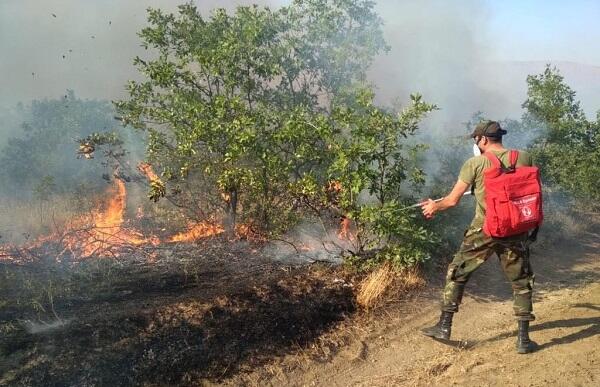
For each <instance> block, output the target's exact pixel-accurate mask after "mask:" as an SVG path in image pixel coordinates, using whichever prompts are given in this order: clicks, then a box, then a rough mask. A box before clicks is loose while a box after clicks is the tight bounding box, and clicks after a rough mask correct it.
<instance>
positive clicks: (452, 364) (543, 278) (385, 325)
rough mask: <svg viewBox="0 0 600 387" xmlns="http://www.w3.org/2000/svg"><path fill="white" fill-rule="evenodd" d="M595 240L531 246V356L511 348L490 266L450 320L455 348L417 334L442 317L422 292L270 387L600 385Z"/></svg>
mask: <svg viewBox="0 0 600 387" xmlns="http://www.w3.org/2000/svg"><path fill="white" fill-rule="evenodd" d="M598 241H599V238H598V233H589V234H587V235H585V236H584V237H583V238H582V239H581V243H580V244H577V245H574V244H573V245H568V244H565V243H562V244H559V245H558V246H554V247H543V246H537V247H535V248H534V249H533V251H532V262H533V265H534V271H535V272H536V281H537V283H536V294H535V305H534V308H535V313H536V315H537V320H536V321H535V322H534V323H532V329H531V330H532V332H531V337H532V339H534V340H536V341H537V342H538V344H539V345H540V348H539V351H537V352H536V353H534V354H530V355H517V354H516V352H515V350H514V342H515V334H516V323H515V321H514V320H513V318H512V315H511V313H512V309H511V300H510V286H509V284H508V283H507V282H506V280H505V279H504V278H503V277H502V275H501V274H500V268H499V265H498V263H497V260H496V259H490V261H491V262H487V263H486V264H485V265H484V267H483V268H482V269H481V270H480V271H479V272H477V273H476V275H475V276H474V278H473V280H472V281H471V282H470V283H469V285H468V289H467V296H466V297H465V302H464V303H463V306H462V307H461V311H460V313H458V314H457V315H456V316H455V324H454V330H453V339H454V340H456V343H455V344H456V345H455V346H454V347H452V346H448V345H444V344H441V343H438V342H436V341H433V340H431V339H429V338H425V337H423V336H421V335H420V333H419V332H418V330H419V328H421V327H423V326H427V325H430V324H433V323H434V322H435V321H436V319H437V317H438V313H439V312H438V309H437V292H432V291H428V292H424V293H422V294H419V295H417V296H416V299H415V300H414V301H413V302H411V303H410V304H408V305H406V308H405V310H401V311H398V313H397V315H389V316H387V318H385V319H384V320H386V321H383V322H381V323H380V324H374V325H375V326H373V327H371V328H369V329H368V331H365V332H363V333H360V334H358V335H357V337H356V338H355V339H354V340H353V342H352V343H351V344H350V345H349V346H347V347H346V348H345V349H343V350H342V351H341V352H340V353H339V354H337V355H336V356H335V357H334V359H333V360H332V361H331V362H328V363H324V364H315V363H313V362H311V363H310V364H306V365H305V366H303V367H300V368H301V369H299V370H297V371H294V372H293V373H291V374H287V375H285V374H279V375H277V376H275V377H274V378H273V379H271V381H270V383H271V384H273V385H298V386H390V385H417V386H421V385H422V386H431V385H477V386H488V385H490V386H500V385H511V386H513V385H514V386H548V385H552V386H567V385H568V386H591V385H600V253H599V250H598V247H599V246H600V243H599V242H598Z"/></svg>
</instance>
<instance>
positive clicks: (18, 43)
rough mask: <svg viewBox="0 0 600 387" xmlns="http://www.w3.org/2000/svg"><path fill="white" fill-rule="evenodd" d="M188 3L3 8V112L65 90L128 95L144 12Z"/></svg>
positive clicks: (65, 1) (65, 0) (210, 4)
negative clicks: (138, 33) (126, 84)
mask: <svg viewBox="0 0 600 387" xmlns="http://www.w3.org/2000/svg"><path fill="white" fill-rule="evenodd" d="M184 2H185V1H183V0H182V1H172V0H144V1H138V0H130V1H122V0H102V1H78V0H48V1H43V2H40V1H34V0H4V1H2V2H0V52H2V57H1V58H0V69H1V71H2V74H3V77H2V80H1V81H0V82H1V83H2V93H1V94H0V106H13V105H15V104H16V103H17V102H18V101H22V102H27V101H30V100H32V99H39V98H44V97H57V96H59V95H62V94H64V91H65V90H66V89H72V90H75V92H76V93H77V95H78V96H81V97H84V98H100V99H117V98H121V97H124V96H125V89H124V86H125V83H126V82H127V80H129V79H138V78H139V75H138V73H137V71H136V69H135V68H134V67H133V65H132V62H133V57H134V56H135V55H144V49H143V48H142V47H140V40H139V37H138V36H137V32H139V31H140V30H141V29H142V28H143V27H144V26H146V9H147V8H148V7H153V8H161V9H163V10H165V11H166V12H175V11H176V8H177V5H178V4H182V3H184ZM261 2H262V3H263V4H266V3H267V2H265V1H261ZM250 3H252V1H234V0H229V1H217V0H199V1H196V4H197V5H198V7H199V8H200V9H201V10H202V11H207V10H210V9H213V8H215V7H226V8H232V7H233V6H235V5H240V4H250ZM270 3H271V4H273V3H274V2H272V1H271V2H270ZM8 90H10V92H7V91H8Z"/></svg>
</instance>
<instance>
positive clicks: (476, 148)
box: [473, 144, 481, 156]
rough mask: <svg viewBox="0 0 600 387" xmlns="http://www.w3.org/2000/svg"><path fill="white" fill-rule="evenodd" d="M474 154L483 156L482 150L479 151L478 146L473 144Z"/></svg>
mask: <svg viewBox="0 0 600 387" xmlns="http://www.w3.org/2000/svg"><path fill="white" fill-rule="evenodd" d="M473 154H474V155H475V156H481V149H479V147H478V146H477V144H473Z"/></svg>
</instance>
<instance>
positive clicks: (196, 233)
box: [169, 222, 225, 242]
mask: <svg viewBox="0 0 600 387" xmlns="http://www.w3.org/2000/svg"><path fill="white" fill-rule="evenodd" d="M224 231H225V229H224V228H223V227H222V226H220V225H218V224H215V223H213V222H201V223H191V224H189V225H188V229H187V231H184V232H181V233H179V234H177V235H174V236H172V237H171V239H169V242H193V241H195V240H196V239H200V238H207V237H210V236H214V235H218V234H221V233H223V232H224Z"/></svg>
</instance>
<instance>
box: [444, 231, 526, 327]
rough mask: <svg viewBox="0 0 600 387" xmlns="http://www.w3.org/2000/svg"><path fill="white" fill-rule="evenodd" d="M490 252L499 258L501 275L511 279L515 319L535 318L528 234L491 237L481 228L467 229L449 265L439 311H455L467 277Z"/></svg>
mask: <svg viewBox="0 0 600 387" xmlns="http://www.w3.org/2000/svg"><path fill="white" fill-rule="evenodd" d="M493 253H496V255H497V256H498V258H499V259H500V264H501V266H502V269H503V270H504V274H505V275H506V277H507V278H508V280H509V281H510V282H511V285H512V289H513V309H514V313H515V316H516V318H517V320H527V321H531V320H534V319H535V316H534V315H533V313H532V311H533V306H532V302H531V296H532V291H533V282H534V275H533V271H532V270H531V264H530V263H529V247H528V243H527V233H525V234H519V235H515V236H511V237H507V238H492V237H490V236H487V235H486V234H485V233H484V232H483V230H482V229H481V228H469V229H468V230H467V231H466V232H465V236H464V239H463V242H462V244H461V246H460V248H459V250H458V252H457V253H456V255H455V256H454V259H453V260H452V262H451V263H450V265H449V267H448V274H447V276H446V286H445V287H444V291H443V295H442V310H443V311H447V312H458V306H459V305H460V302H461V300H462V296H463V292H464V290H465V284H466V283H467V281H468V280H469V277H470V276H471V274H472V273H473V272H474V271H475V270H477V269H478V268H479V267H480V266H481V265H482V264H483V263H484V262H485V261H486V260H487V259H488V258H489V257H490V256H491V255H492V254H493Z"/></svg>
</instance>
